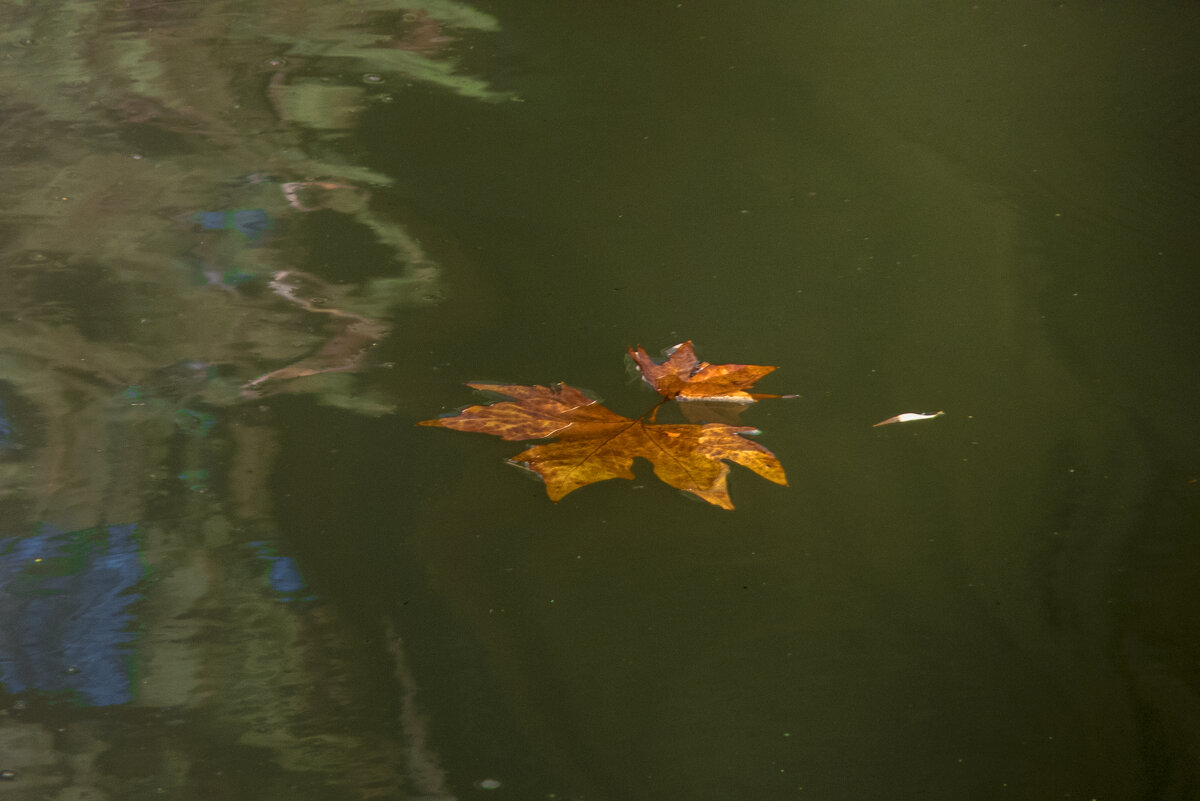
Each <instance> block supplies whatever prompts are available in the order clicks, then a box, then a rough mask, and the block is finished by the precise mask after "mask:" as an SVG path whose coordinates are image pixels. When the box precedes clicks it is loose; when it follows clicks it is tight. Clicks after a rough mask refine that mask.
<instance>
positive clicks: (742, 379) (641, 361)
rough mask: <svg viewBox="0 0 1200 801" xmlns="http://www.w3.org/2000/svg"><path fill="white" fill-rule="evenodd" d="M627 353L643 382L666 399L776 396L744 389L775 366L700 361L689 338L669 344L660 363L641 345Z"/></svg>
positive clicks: (729, 399) (750, 399)
mask: <svg viewBox="0 0 1200 801" xmlns="http://www.w3.org/2000/svg"><path fill="white" fill-rule="evenodd" d="M629 355H630V356H632V357H633V361H634V363H635V364H637V366H638V369H639V370H641V372H642V378H643V379H645V381H646V383H647V384H649V385H650V386H652V387H654V391H655V392H657V393H658V394H659V395H662V396H663V397H664V398H666V399H667V400H680V401H710V402H712V401H718V402H719V401H724V402H730V403H753V402H754V401H756V400H758V399H759V398H777V397H779V396H778V395H751V394H750V393H748V392H746V390H747V389H749V388H750V387H752V386H753V385H754V384H755V383H756V382H757V381H758V379H760V378H762V377H763V376H765V375H766V374H767V373H769V372H771V371H772V370H774V369H775V368H774V367H769V366H767V365H763V364H709V363H708V362H702V361H700V360H699V359H697V358H696V353H695V351H694V350H693V349H692V343H691V341H690V340H689V341H687V342H683V343H681V344H679V345H676V346H675V347H673V348H669V349H668V350H667V359H666V360H665V361H663V362H661V363H659V362H656V361H654V360H653V359H651V358H650V356H649V355H648V354H647V353H646V351H644V350H642V349H641V347H639V348H638V349H637V350H634V349H633V348H630V349H629Z"/></svg>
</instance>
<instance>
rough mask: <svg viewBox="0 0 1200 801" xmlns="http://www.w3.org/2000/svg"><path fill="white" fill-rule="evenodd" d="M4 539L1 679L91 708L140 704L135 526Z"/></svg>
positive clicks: (17, 688)
mask: <svg viewBox="0 0 1200 801" xmlns="http://www.w3.org/2000/svg"><path fill="white" fill-rule="evenodd" d="M41 528H42V530H39V531H38V533H36V534H34V535H33V536H30V537H19V538H18V537H12V538H8V539H5V540H2V541H0V625H2V626H3V629H4V636H3V637H2V638H0V642H2V643H3V652H0V682H2V683H3V685H4V687H5V688H6V689H7V690H8V691H9V692H13V693H19V692H22V691H24V690H35V691H37V692H38V693H40V694H45V695H48V696H51V697H61V699H62V700H65V701H74V702H77V703H80V704H83V705H86V706H111V705H113V704H124V703H127V702H129V701H130V700H132V698H133V695H132V692H131V687H130V685H131V682H132V678H133V677H132V670H131V669H130V666H131V664H132V662H133V652H132V649H131V648H130V647H129V643H130V642H131V641H132V640H133V639H134V632H133V627H134V615H133V614H132V612H131V611H130V609H129V606H130V604H132V603H133V602H134V601H135V600H137V598H138V594H137V593H136V591H135V588H136V585H137V583H138V582H139V581H141V579H142V576H143V573H144V570H143V566H142V562H141V558H140V555H139V552H138V547H137V541H136V532H137V527H136V526H133V525H123V526H105V527H104V528H102V529H91V530H84V531H72V532H70V533H66V532H55V531H53V530H47V529H48V528H49V527H46V526H43V527H41Z"/></svg>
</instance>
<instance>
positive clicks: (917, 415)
mask: <svg viewBox="0 0 1200 801" xmlns="http://www.w3.org/2000/svg"><path fill="white" fill-rule="evenodd" d="M944 414H945V412H934V413H932V414H926V413H925V412H905V413H904V414H898V415H896V416H895V417H889V418H888V419H886V420H881V421H879V422H878V423H876V424H875V425H873V426H871V428H879V427H880V426H887V425H891V424H892V423H911V422H912V421H913V420H933V419H934V418H937V417H941V416H942V415H944Z"/></svg>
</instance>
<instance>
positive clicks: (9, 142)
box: [0, 0, 511, 799]
mask: <svg viewBox="0 0 1200 801" xmlns="http://www.w3.org/2000/svg"><path fill="white" fill-rule="evenodd" d="M497 28H498V26H497V23H496V21H495V19H493V18H492V17H491V16H489V15H487V14H485V13H482V12H480V11H477V10H475V9H474V8H472V7H470V6H468V5H465V4H462V3H458V2H453V1H452V0H441V1H438V0H434V2H427V3H423V4H422V6H421V7H420V8H413V7H411V6H410V5H408V4H404V3H400V2H391V1H389V0H365V2H355V3H350V4H341V3H308V2H290V1H289V0H282V1H270V0H267V1H263V2H256V1H255V0H251V2H245V1H244V0H236V2H233V1H232V0H231V1H230V2H204V3H178V2H121V3H94V2H83V1H81V0H51V1H50V2H46V3H37V4H7V5H6V6H5V8H4V9H3V10H2V11H0V119H2V120H3V122H2V123H0V182H2V184H3V187H4V191H3V193H2V195H3V197H2V199H0V261H2V263H3V269H2V271H0V338H2V340H3V347H2V348H0V477H2V479H3V483H2V485H0V512H2V520H3V523H2V529H0V537H2V539H0V593H2V594H0V614H2V615H3V621H2V624H0V634H2V639H0V685H2V689H3V692H4V693H5V695H3V696H0V698H3V700H4V703H3V706H4V707H5V710H4V712H3V717H0V768H3V769H5V770H11V771H13V772H14V773H13V774H12V775H9V774H5V776H6V778H12V780H13V781H14V782H15V784H14V787H19V788H20V791H21V792H24V793H32V794H34V795H36V796H37V797H51V796H53V797H66V796H65V795H63V794H75V795H73V796H72V797H88V798H92V797H114V798H118V797H119V798H135V797H140V796H141V795H142V794H154V793H164V792H166V793H169V794H171V795H172V797H180V798H184V797H187V798H190V797H215V798H255V799H259V798H327V797H345V798H350V797H356V798H357V797H363V798H365V797H373V796H378V797H395V794H396V793H398V792H404V793H407V794H409V795H412V796H421V797H426V798H439V797H445V796H446V795H447V793H446V790H445V788H444V787H443V782H442V778H441V772H440V768H439V767H438V765H437V763H436V760H435V759H434V758H433V757H432V755H431V754H430V753H429V752H428V751H427V749H426V748H425V747H424V745H423V742H424V740H423V738H424V736H425V735H424V731H423V726H424V723H423V718H422V717H421V715H420V713H419V711H418V710H417V708H416V704H417V700H416V692H415V685H414V683H413V679H412V677H411V674H410V672H409V669H408V667H407V664H406V656H405V654H404V651H403V648H402V646H401V643H400V639H399V636H398V635H397V633H396V632H395V631H394V630H393V629H391V628H389V626H390V624H386V625H385V624H384V623H383V622H382V621H365V622H363V621H356V622H354V623H353V624H351V623H349V622H348V621H346V620H345V619H344V618H343V616H342V615H341V613H340V612H339V611H337V609H336V608H335V607H334V606H332V605H330V604H328V603H326V602H324V600H323V599H322V597H321V596H320V594H319V593H318V592H316V591H314V590H313V589H312V588H310V587H309V586H308V585H307V584H306V582H305V580H304V578H303V576H302V574H301V572H300V571H299V568H298V565H297V563H296V561H295V559H294V557H293V556H292V555H290V554H289V549H288V545H287V543H286V542H284V541H283V540H281V539H280V535H279V532H278V531H277V530H276V527H275V525H274V523H273V512H272V509H271V503H270V501H269V496H270V487H269V484H268V480H269V477H270V475H271V473H272V471H273V467H274V465H273V458H274V456H275V454H276V453H277V451H278V444H277V439H278V436H279V429H278V426H277V425H276V424H275V423H274V420H273V413H272V406H271V404H272V403H273V402H274V401H275V400H276V399H277V396H279V395H281V394H288V395H306V396H309V397H312V398H315V399H316V400H317V401H318V402H319V403H321V404H324V405H328V406H333V407H338V408H340V409H343V410H345V411H347V412H351V413H357V414H365V415H379V414H383V413H386V412H388V411H389V410H390V409H391V407H392V404H391V402H390V401H389V400H388V399H387V398H386V397H384V396H383V395H381V394H377V393H376V392H375V391H374V390H373V389H372V382H371V380H370V375H371V372H372V371H378V370H380V369H382V368H381V367H380V366H379V365H378V364H376V361H375V360H374V359H373V350H374V348H375V346H376V345H377V344H378V343H379V342H380V341H381V340H382V339H383V338H384V337H385V336H387V335H388V333H389V331H390V329H391V323H390V319H391V316H392V315H393V314H394V313H395V312H396V311H397V310H399V309H406V308H407V309H413V308H419V307H422V306H428V305H431V304H434V303H436V302H438V300H439V299H440V298H441V296H442V289H441V285H442V278H441V268H440V266H439V265H438V264H437V262H436V261H435V260H434V259H433V258H432V257H431V256H430V255H429V254H427V253H426V252H425V250H424V248H423V247H422V246H421V245H420V244H419V243H418V242H417V240H416V238H415V237H414V236H413V235H412V234H411V233H409V230H408V228H407V226H406V222H405V220H403V219H399V218H397V217H395V216H394V215H393V214H390V213H389V212H386V211H383V210H381V205H380V203H379V202H378V200H379V196H380V195H383V194H386V193H387V192H388V191H389V187H390V186H391V185H392V182H393V181H392V178H391V177H389V176H386V175H383V174H380V173H378V172H375V171H372V170H370V169H367V168H365V167H363V166H362V165H361V164H360V163H358V162H357V161H356V159H355V158H354V156H353V155H352V154H351V153H349V152H348V151H347V150H346V149H345V148H344V147H343V145H342V140H343V139H344V137H345V134H346V133H347V131H349V130H350V129H352V128H353V127H354V126H356V125H357V124H358V120H359V119H360V118H361V116H362V115H363V114H364V113H366V112H367V111H368V110H369V109H370V108H371V107H373V106H374V105H376V104H386V103H393V102H396V100H397V98H398V97H401V96H403V94H404V93H405V92H406V91H412V90H426V91H437V92H444V93H447V94H451V95H457V96H460V97H462V98H464V99H465V100H466V101H467V102H482V103H494V102H505V101H508V100H510V99H511V98H510V97H509V96H508V95H507V94H505V93H503V92H500V91H497V90H495V89H493V88H492V87H491V86H490V85H489V84H488V82H487V81H485V80H483V79H482V78H479V77H477V76H475V75H472V74H471V73H470V72H469V71H467V70H466V69H464V68H462V67H461V66H460V64H459V60H458V55H456V53H459V52H464V51H465V50H466V49H469V48H471V47H474V46H475V44H476V42H478V43H480V44H481V45H482V43H483V42H484V41H485V39H484V36H485V35H486V34H488V33H490V32H494V31H495V30H497ZM335 228H336V230H337V236H338V239H339V246H340V247H341V248H344V249H345V250H347V251H348V252H349V253H351V254H355V255H358V254H362V255H363V256H365V257H367V258H364V259H362V260H359V261H357V262H356V263H353V264H346V265H344V266H343V265H342V264H340V263H339V261H340V260H341V259H331V258H328V257H327V258H324V259H321V258H318V257H317V256H315V255H314V254H316V253H319V251H320V248H319V247H314V245H315V244H317V245H319V244H320V242H321V240H322V238H324V237H327V236H328V233H326V232H328V231H330V230H333V229H335ZM326 249H327V248H326ZM356 630H357V631H358V634H353V633H352V632H353V631H356ZM364 642H366V643H367V644H366V645H364V644H363V643H364ZM363 654H368V655H370V656H369V657H367V658H365V659H364V658H362V656H361V655H363ZM100 709H103V710H105V712H104V717H99V716H98V714H97V711H98V710H100ZM84 757H86V758H84ZM301 777H315V778H301ZM0 789H7V788H0ZM34 795H25V796H22V797H34Z"/></svg>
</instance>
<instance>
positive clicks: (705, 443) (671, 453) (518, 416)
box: [418, 343, 787, 509]
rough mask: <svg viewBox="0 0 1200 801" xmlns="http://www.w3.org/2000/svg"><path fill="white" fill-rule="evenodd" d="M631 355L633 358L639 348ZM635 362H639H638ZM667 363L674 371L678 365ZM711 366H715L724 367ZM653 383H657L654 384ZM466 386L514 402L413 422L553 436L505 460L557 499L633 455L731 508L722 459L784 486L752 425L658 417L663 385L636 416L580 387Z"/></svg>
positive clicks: (628, 470) (712, 386)
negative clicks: (676, 421)
mask: <svg viewBox="0 0 1200 801" xmlns="http://www.w3.org/2000/svg"><path fill="white" fill-rule="evenodd" d="M687 349H688V352H689V353H690V351H691V343H687ZM676 352H678V351H676ZM638 353H640V354H642V356H643V357H645V351H642V350H641V348H639V349H638ZM634 358H635V360H636V359H637V358H638V357H637V355H636V354H635V356H634ZM693 360H694V357H693ZM645 361H646V362H647V363H648V364H650V365H653V366H655V367H660V366H659V365H655V363H654V362H652V361H650V360H649V357H645ZM639 366H642V363H641V362H640V361H639ZM704 367H711V365H704ZM723 367H748V368H751V369H752V370H759V371H762V372H760V373H759V374H758V375H760V376H761V375H765V374H766V373H767V372H770V371H771V370H773V369H775V368H773V367H766V368H761V367H754V366H749V365H724V366H723ZM669 369H672V370H674V369H676V366H673V367H672V368H669ZM679 369H682V368H679ZM700 369H701V370H702V369H703V368H700ZM714 369H716V370H717V371H720V369H721V368H714ZM643 370H645V368H644V367H643ZM729 372H732V371H729ZM648 380H649V379H648ZM672 380H673V379H672ZM706 380H707V379H706ZM754 380H757V379H742V378H739V379H737V382H736V384H737V387H738V388H737V389H734V388H733V384H728V383H727V384H724V385H723V384H720V382H719V381H718V380H717V379H716V378H713V379H712V380H711V381H709V382H708V383H707V384H706V383H704V382H695V386H696V388H699V387H700V386H707V387H709V389H706V390H704V391H705V392H713V391H715V390H716V388H717V387H718V386H729V387H730V389H729V391H738V392H743V394H744V389H745V388H746V387H749V386H750V385H751V384H753V382H754ZM685 383H686V382H685ZM651 385H652V386H654V383H653V382H651ZM468 386H470V387H473V388H475V389H479V390H484V391H489V392H495V393H498V394H500V395H504V396H506V397H509V398H512V399H513V400H510V401H501V402H497V403H493V404H490V405H487V406H469V407H467V408H466V409H463V410H462V411H461V412H459V413H458V414H456V415H453V416H450V417H440V418H437V419H435V420H422V421H421V422H420V423H418V425H423V426H440V427H442V428H452V429H455V430H456V431H476V432H480V433H485V434H493V435H495V436H498V437H502V438H503V439H507V440H530V439H545V438H549V437H554V438H556V440H557V441H555V442H549V443H545V444H541V445H534V446H533V447H531V448H529V449H528V450H525V451H523V452H522V453H519V454H517V455H516V456H514V457H513V458H512V459H510V460H509V461H510V462H512V463H514V464H517V465H520V466H522V467H525V468H527V469H529V470H532V471H533V472H535V473H537V474H538V475H539V476H541V477H542V480H543V481H544V482H545V484H546V493H547V494H548V495H549V496H550V499H551V500H552V501H555V502H557V501H559V500H560V499H562V498H563V497H564V496H566V495H567V494H568V493H571V492H573V491H575V490H577V489H579V488H580V487H583V486H586V485H588V484H593V483H595V482H597V481H604V480H606V479H610V478H626V479H632V478H633V477H634V476H633V471H632V466H633V460H634V459H635V458H638V457H640V458H642V459H645V460H647V461H649V462H650V463H651V464H652V465H653V466H654V474H655V475H656V476H658V477H659V478H660V479H661V480H662V481H663V482H665V483H667V484H669V485H670V486H672V487H675V488H677V489H681V490H683V491H685V492H690V493H691V494H693V495H695V496H697V497H699V498H702V499H704V500H705V501H707V502H709V503H711V504H713V505H715V506H720V507H721V508H722V509H732V508H733V503H732V502H731V501H730V499H729V490H728V488H727V486H726V476H728V475H729V466H728V465H727V464H726V463H725V462H727V461H728V462H735V463H737V464H740V465H742V466H743V467H746V468H749V469H750V470H753V471H754V472H756V473H758V474H759V475H760V476H762V477H763V478H765V479H767V480H769V481H773V482H775V483H776V484H783V485H786V484H787V478H786V476H785V475H784V471H783V466H782V465H781V464H780V463H779V460H778V459H777V458H776V457H775V455H774V454H773V453H771V452H770V451H769V450H767V449H766V448H764V447H762V446H761V445H759V444H758V443H755V442H751V441H750V440H747V439H745V438H744V437H743V435H744V434H752V433H758V432H757V430H756V429H755V428H753V427H752V426H736V425H726V424H724V423H707V424H703V425H696V424H681V425H667V424H657V423H655V422H654V416H655V413H656V412H657V410H658V407H659V406H661V405H662V404H663V403H664V402H665V401H666V400H668V399H669V397H668V396H667V394H666V393H665V392H662V390H659V391H660V393H662V394H663V396H664V397H663V400H661V401H659V403H658V404H657V405H655V407H654V408H653V409H651V410H650V411H648V412H646V413H645V414H644V415H642V416H641V417H639V418H637V419H636V420H635V419H631V418H628V417H623V416H621V415H619V414H617V413H616V412H613V411H611V410H609V409H607V408H605V407H604V406H602V405H600V403H598V402H597V401H596V400H594V399H593V398H589V397H588V396H587V395H585V394H584V393H583V392H581V391H580V390H578V389H575V388H574V387H569V386H566V385H565V384H563V385H558V386H554V387H544V386H540V385H535V386H520V385H516V384H468ZM657 388H658V387H656V389H657ZM670 390H671V391H673V392H674V394H673V395H671V396H670V397H674V396H676V395H678V394H680V392H682V388H679V389H677V388H676V386H675V384H673V383H672V384H670ZM703 397H708V396H707V395H704V396H703Z"/></svg>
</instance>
